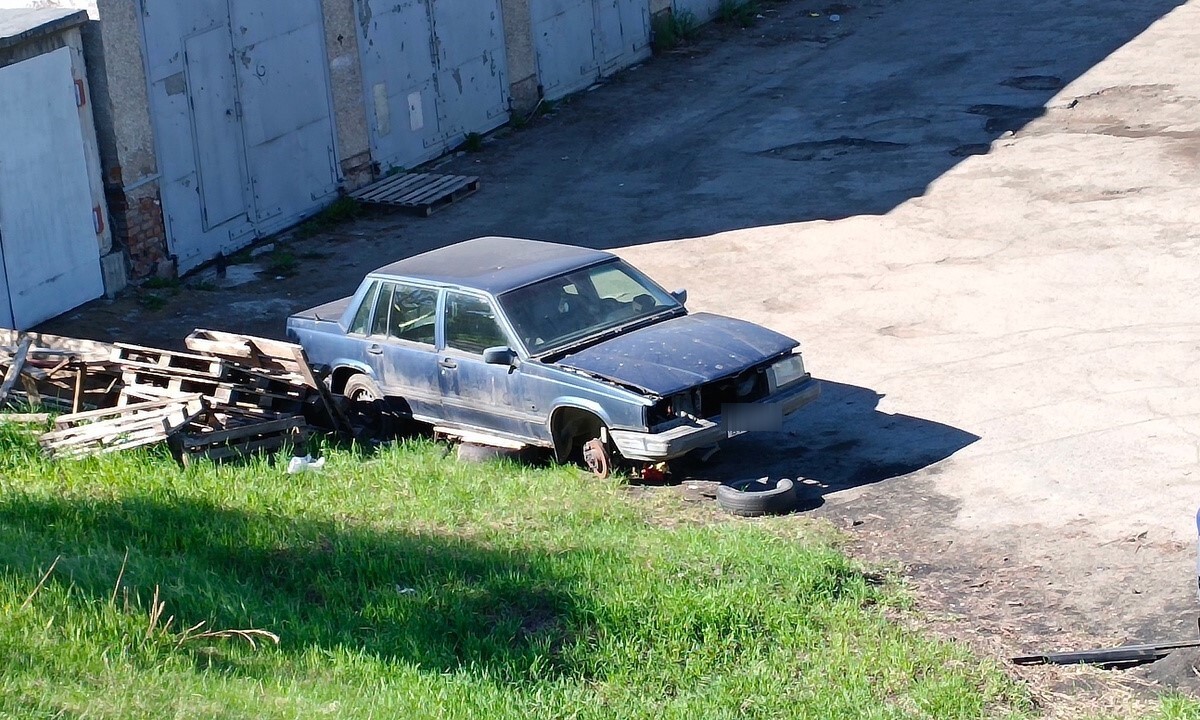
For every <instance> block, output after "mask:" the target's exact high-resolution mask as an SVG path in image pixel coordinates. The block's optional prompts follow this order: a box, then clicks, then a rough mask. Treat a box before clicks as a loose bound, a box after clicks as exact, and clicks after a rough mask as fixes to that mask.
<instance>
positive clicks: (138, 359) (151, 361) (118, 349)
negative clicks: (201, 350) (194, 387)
mask: <svg viewBox="0 0 1200 720" xmlns="http://www.w3.org/2000/svg"><path fill="white" fill-rule="evenodd" d="M112 360H113V362H115V363H117V364H119V365H121V366H122V368H135V369H140V370H158V371H161V372H167V373H171V374H173V375H192V376H198V377H207V378H216V379H221V378H223V377H224V376H225V361H224V360H222V359H221V358H216V357H211V356H208V355H193V354H191V353H181V352H174V351H171V350H160V349H158V348H148V347H141V346H139V345H126V344H124V343H117V344H116V345H115V346H114V347H113V354H112Z"/></svg>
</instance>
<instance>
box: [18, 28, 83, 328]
mask: <svg viewBox="0 0 1200 720" xmlns="http://www.w3.org/2000/svg"><path fill="white" fill-rule="evenodd" d="M0 98H20V101H19V102H0V258H2V261H3V271H4V272H3V281H2V282H0V290H4V291H5V292H4V294H3V295H0V321H3V322H4V324H5V325H6V326H7V327H12V328H17V329H22V330H24V329H28V328H30V327H32V326H34V325H36V324H37V323H40V322H42V321H44V320H48V319H50V318H52V317H54V316H55V315H58V314H59V313H62V312H66V311H67V310H70V309H71V308H74V307H77V306H78V305H81V304H83V303H85V302H87V301H88V300H94V299H95V298H98V297H100V295H102V294H103V293H104V282H103V280H102V278H101V273H100V246H99V243H98V241H97V238H96V223H95V218H94V215H93V210H92V191H91V184H90V183H89V181H88V167H87V159H86V156H85V155H84V147H83V130H82V128H81V127H80V125H79V110H78V105H77V102H76V95H75V81H74V78H73V76H72V75H71V51H70V50H69V49H68V48H60V49H58V50H55V51H54V52H51V53H48V54H46V55H39V56H37V57H34V58H31V59H29V60H25V61H23V62H19V63H16V64H15V65H9V66H7V67H3V68H0Z"/></svg>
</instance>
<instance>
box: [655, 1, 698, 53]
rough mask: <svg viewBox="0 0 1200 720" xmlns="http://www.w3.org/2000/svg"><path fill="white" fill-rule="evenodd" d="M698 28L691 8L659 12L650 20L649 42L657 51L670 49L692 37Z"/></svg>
mask: <svg viewBox="0 0 1200 720" xmlns="http://www.w3.org/2000/svg"><path fill="white" fill-rule="evenodd" d="M699 29H700V23H699V21H697V20H696V14H695V13H693V12H692V11H691V10H676V11H670V12H661V13H658V14H657V15H655V16H654V17H653V18H652V19H651V20H650V37H651V44H652V45H653V46H654V49H655V51H657V52H664V51H667V50H672V49H674V48H676V47H678V46H679V45H682V44H684V43H686V42H688V41H690V40H692V39H694V38H695V37H696V33H697V32H698V31H699Z"/></svg>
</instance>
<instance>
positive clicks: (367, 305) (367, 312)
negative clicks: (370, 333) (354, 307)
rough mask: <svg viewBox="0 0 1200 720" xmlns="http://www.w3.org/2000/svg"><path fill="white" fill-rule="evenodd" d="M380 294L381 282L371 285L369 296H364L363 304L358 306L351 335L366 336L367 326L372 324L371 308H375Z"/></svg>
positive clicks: (351, 325)
mask: <svg viewBox="0 0 1200 720" xmlns="http://www.w3.org/2000/svg"><path fill="white" fill-rule="evenodd" d="M378 293H379V282H378V281H375V282H373V283H371V287H370V289H368V290H367V294H366V295H363V300H362V304H361V305H359V306H358V312H356V313H354V320H353V322H351V323H350V333H351V334H352V335H366V334H367V325H368V324H369V323H370V322H371V308H372V307H374V306H375V296H376V295H377V294H378Z"/></svg>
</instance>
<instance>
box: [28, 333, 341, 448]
mask: <svg viewBox="0 0 1200 720" xmlns="http://www.w3.org/2000/svg"><path fill="white" fill-rule="evenodd" d="M186 344H187V346H188V348H189V351H190V352H177V351H173V350H163V349H160V348H152V347H143V346H139V345H128V344H124V343H117V344H115V345H112V346H111V352H110V355H109V357H108V360H107V361H108V362H109V363H110V364H111V366H112V367H113V368H116V370H117V371H118V372H119V377H120V390H119V393H118V395H117V397H116V399H115V401H114V403H113V406H112V407H107V408H104V409H102V410H95V411H91V412H82V413H72V414H69V415H63V416H61V417H59V418H58V419H57V421H56V422H55V428H54V430H52V431H51V432H48V433H46V434H45V435H43V436H42V437H41V439H40V441H41V444H42V446H43V447H44V448H45V449H46V451H47V452H49V453H51V454H53V455H55V456H60V457H77V456H81V455H89V454H101V453H107V452H114V451H118V450H125V449H129V448H134V447H142V446H145V445H150V444H154V443H160V442H165V443H167V445H168V447H170V448H171V450H172V451H173V453H174V454H175V456H176V457H177V458H178V459H179V460H180V462H182V463H184V464H190V463H191V462H192V461H193V460H195V459H197V458H200V457H205V458H209V459H212V460H226V459H230V458H235V457H243V456H246V455H250V454H253V453H262V452H271V451H276V450H279V449H281V448H283V447H285V446H288V445H291V446H293V447H295V446H300V445H303V444H304V443H305V442H306V440H307V438H308V433H309V426H308V423H307V421H306V420H305V410H306V408H307V407H308V406H310V405H311V404H312V403H310V398H312V399H314V400H316V401H317V404H318V406H323V408H324V410H325V412H326V414H327V415H328V416H329V417H331V418H332V419H333V426H334V428H335V429H339V430H341V429H343V427H348V426H343V422H342V421H343V420H344V418H343V417H342V416H341V414H340V413H339V412H338V411H337V407H336V406H335V405H334V403H333V399H332V397H331V396H330V395H329V393H328V391H327V390H326V388H325V385H324V384H323V383H322V382H320V380H319V379H318V378H317V377H316V376H315V375H314V374H313V372H312V369H311V368H310V367H309V364H308V359H307V358H306V357H305V356H304V351H303V350H302V349H301V348H300V346H298V345H292V344H290V343H282V342H278V341H274V340H267V339H264V338H255V337H250V336H244V335H233V334H229V333H219V332H215V331H209V330H197V331H196V332H194V333H192V335H191V336H189V337H188V338H187V341H186Z"/></svg>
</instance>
